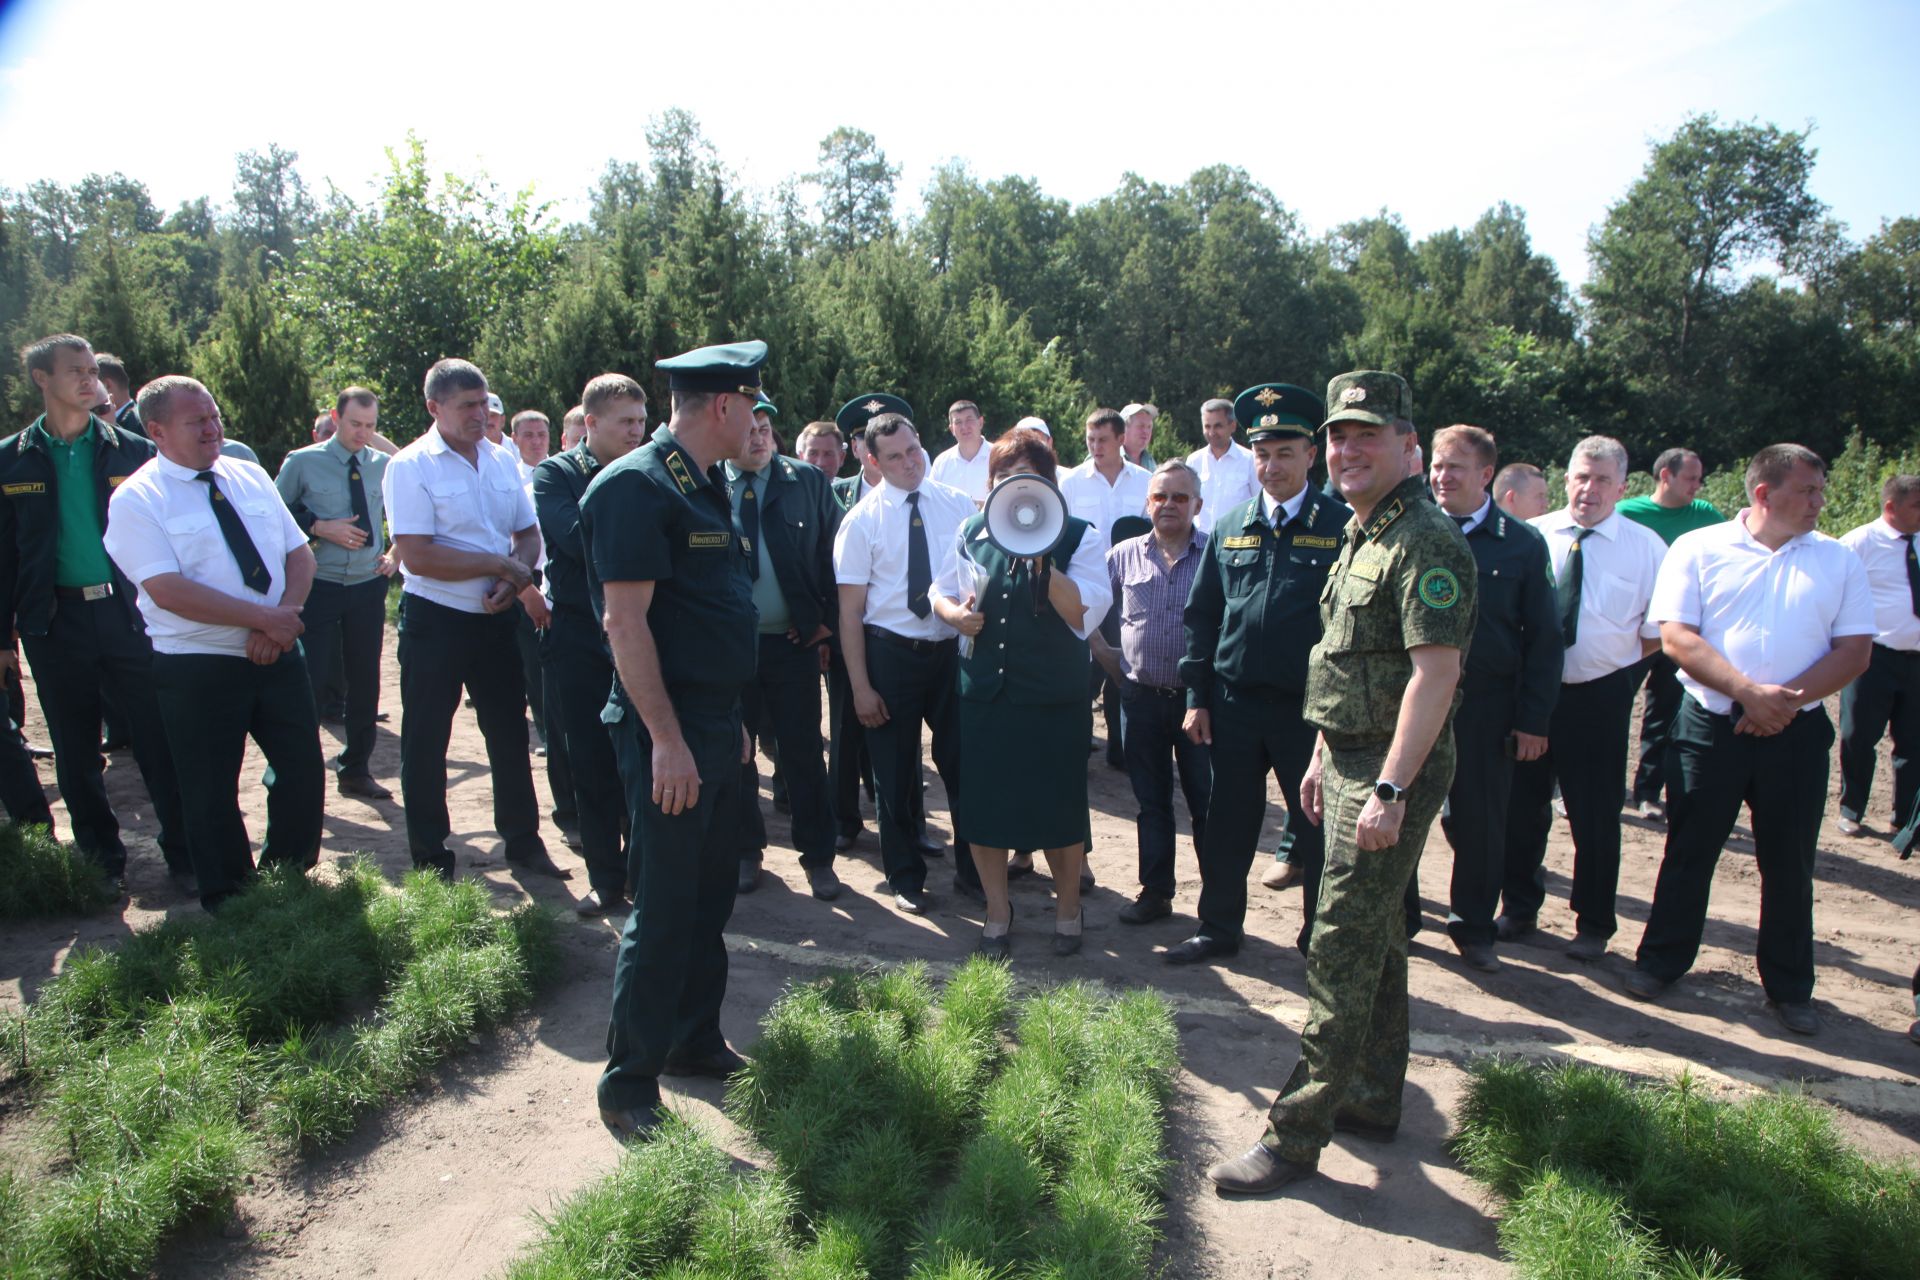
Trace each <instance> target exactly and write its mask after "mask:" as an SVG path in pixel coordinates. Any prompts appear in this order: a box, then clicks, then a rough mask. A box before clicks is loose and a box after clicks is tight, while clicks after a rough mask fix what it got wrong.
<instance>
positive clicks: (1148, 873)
mask: <svg viewBox="0 0 1920 1280" xmlns="http://www.w3.org/2000/svg"><path fill="white" fill-rule="evenodd" d="M1120 696H1121V699H1122V703H1123V706H1124V710H1125V713H1126V714H1125V720H1124V725H1123V728H1122V730H1121V737H1122V739H1123V741H1124V742H1125V743H1126V751H1127V775H1128V777H1129V778H1130V779H1131V780H1132V782H1133V798H1134V800H1135V802H1137V803H1138V804H1139V806H1140V816H1139V818H1138V819H1137V820H1136V821H1135V831H1136V836H1137V839H1138V841H1139V845H1140V887H1141V888H1142V889H1145V890H1147V891H1148V892H1150V893H1157V894H1159V895H1160V896H1161V897H1163V898H1171V897H1172V896H1173V891H1174V879H1175V876H1174V871H1175V868H1176V867H1177V866H1178V865H1179V859H1178V857H1177V855H1176V854H1175V851H1174V844H1175V836H1174V825H1173V779H1174V773H1175V772H1176V770H1177V771H1178V773H1179V775H1180V790H1181V793H1182V794H1183V795H1185V796H1186V800H1187V815H1188V816H1189V817H1190V818H1191V819H1192V820H1193V843H1194V847H1195V848H1196V849H1204V848H1206V844H1207V807H1208V806H1209V805H1210V804H1211V803H1212V798H1213V752H1212V749H1211V748H1210V747H1207V746H1204V745H1202V744H1201V743H1198V742H1195V741H1194V740H1193V739H1192V738H1189V737H1188V736H1187V733H1186V730H1185V729H1183V728H1181V725H1182V724H1183V723H1184V722H1185V720H1186V718H1187V691H1186V690H1185V689H1177V688H1168V689H1158V688H1150V687H1148V686H1146V685H1142V684H1137V683H1135V682H1133V681H1131V680H1129V681H1128V682H1127V683H1126V685H1125V686H1124V687H1123V688H1122V689H1121V694H1120Z"/></svg>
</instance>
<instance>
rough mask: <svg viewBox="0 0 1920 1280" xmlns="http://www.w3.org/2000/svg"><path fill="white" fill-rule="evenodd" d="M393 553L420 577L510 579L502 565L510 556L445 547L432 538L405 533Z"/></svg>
mask: <svg viewBox="0 0 1920 1280" xmlns="http://www.w3.org/2000/svg"><path fill="white" fill-rule="evenodd" d="M393 550H394V554H395V555H397V556H398V557H399V558H400V563H401V564H403V565H405V566H406V570H407V572H408V573H410V574H412V575H414V576H415V577H419V578H433V579H434V580H436V581H439V582H465V581H467V580H469V579H472V578H503V577H505V576H507V575H506V566H505V565H504V564H503V563H502V561H504V560H505V559H506V557H504V556H496V555H489V554H487V553H486V552H484V551H462V550H460V549H459V548H457V547H446V546H442V545H440V544H439V543H437V542H435V541H434V540H433V539H432V538H430V537H424V536H420V535H415V534H402V535H401V536H400V537H397V538H395V539H394V540H393Z"/></svg>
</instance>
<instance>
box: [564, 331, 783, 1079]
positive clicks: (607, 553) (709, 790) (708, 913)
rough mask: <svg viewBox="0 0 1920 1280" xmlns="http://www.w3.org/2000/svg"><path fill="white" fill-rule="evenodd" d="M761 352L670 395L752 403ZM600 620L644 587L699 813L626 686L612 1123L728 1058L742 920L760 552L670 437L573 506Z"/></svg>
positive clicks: (657, 437) (717, 353)
mask: <svg viewBox="0 0 1920 1280" xmlns="http://www.w3.org/2000/svg"><path fill="white" fill-rule="evenodd" d="M766 355H767V348H766V344H765V343H762V342H742V343H734V344H731V345H728V346H722V347H705V348H702V349H700V350H698V351H693V352H689V353H688V354H686V355H683V356H676V357H674V358H673V359H671V360H662V361H660V362H659V364H658V365H657V366H656V367H657V368H660V369H663V370H666V371H667V372H668V373H669V375H670V380H671V384H672V386H673V387H674V389H676V390H684V391H722V392H741V391H745V392H748V393H752V392H753V391H755V390H757V385H758V383H759V368H760V365H761V364H762V363H763V362H764V361H765V360H766ZM580 535H581V542H582V545H583V546H584V547H585V549H586V553H587V566H586V567H587V582H588V589H589V591H590V592H591V594H592V600H593V610H594V614H595V615H596V616H601V617H604V616H605V613H606V595H605V584H607V583H609V582H651V583H653V584H654V591H653V602H652V604H651V605H650V606H649V608H648V611H647V620H646V621H647V627H648V629H649V630H650V631H651V632H652V635H653V642H654V645H655V647H656V649H657V650H658V653H659V659H660V674H661V677H662V681H663V683H664V685H665V687H666V690H667V694H668V696H669V697H670V698H671V700H672V703H673V710H674V715H675V717H676V718H677V719H678V720H679V722H680V732H681V734H682V736H683V737H684V738H685V740H686V744H687V749H688V750H689V751H690V752H691V753H692V755H693V759H694V763H695V765H696V766H697V767H698V769H699V774H700V792H699V802H698V803H697V804H695V805H694V806H693V807H692V808H691V809H687V810H683V811H682V812H681V813H678V814H675V815H671V816H669V815H668V814H667V813H666V812H665V811H664V810H663V809H662V808H661V806H660V805H658V804H656V803H655V802H654V799H653V738H652V736H651V735H650V734H649V733H648V732H647V727H646V725H644V724H643V723H642V722H641V719H640V715H639V712H638V711H636V710H635V709H634V705H633V702H632V700H631V699H630V698H629V697H628V694H627V691H626V689H625V688H624V687H623V686H622V684H621V681H620V679H619V676H618V673H617V672H616V674H615V677H614V681H613V690H612V695H611V696H610V697H609V699H608V701H607V706H606V710H605V712H604V713H603V714H602V716H601V719H602V720H604V721H605V722H606V724H607V726H608V729H609V732H610V733H611V734H612V737H613V747H614V755H615V758H616V760H617V761H618V763H619V767H620V779H621V782H622V783H623V784H624V786H625V789H626V804H627V810H628V813H629V814H630V816H631V820H632V824H633V837H632V846H631V852H630V854H629V862H630V865H629V867H628V878H629V880H630V881H631V883H632V886H633V910H632V913H631V914H630V915H628V917H627V926H626V929H625V931H624V932H623V933H622V934H621V937H620V950H619V954H618V956H617V958H616V959H615V961H614V976H613V1013H612V1017H611V1019H610V1021H609V1024H608V1027H607V1067H606V1071H605V1072H604V1074H602V1076H601V1077H600V1086H599V1100H600V1107H601V1109H602V1111H603V1112H608V1111H632V1112H648V1111H651V1109H652V1108H654V1107H656V1106H657V1105H658V1103H659V1100H660V1087H659V1083H658V1077H659V1075H660V1074H661V1072H662V1071H669V1072H671V1071H673V1070H674V1069H675V1067H676V1066H677V1065H684V1064H687V1063H690V1062H697V1061H701V1060H704V1059H708V1058H711V1057H713V1056H714V1055H716V1054H720V1053H724V1052H725V1050H726V1041H725V1040H724V1038H723V1037H722V1036H721V1033H720V1005H721V1001H722V1000H723V999H724V997H725V995H726V988H727V950H726V943H725V941H724V939H723V937H722V934H723V932H724V930H725V928H726V923H727V919H728V917H730V916H731V915H732V914H733V898H734V891H735V886H736V883H737V874H736V873H737V863H738V848H737V843H736V835H735V828H736V825H737V823H738V820H739V813H738V811H739V808H740V805H741V803H742V801H741V798H740V790H739V788H740V693H741V690H742V688H743V687H744V686H745V685H746V684H747V682H748V681H750V680H752V679H753V676H754V664H755V659H756V653H757V650H758V638H757V636H756V633H755V613H754V607H753V581H752V578H751V577H750V575H749V569H748V556H749V554H757V548H755V549H753V550H752V551H751V552H750V550H749V548H748V547H747V546H746V539H745V538H744V537H742V536H741V534H740V531H739V528H738V526H737V524H736V522H735V520H734V515H733V509H732V506H731V504H730V503H729V501H728V498H727V485H726V479H725V477H724V476H723V475H722V474H721V470H720V467H719V465H718V464H716V465H714V466H713V467H710V468H708V469H707V470H706V471H704V472H703V471H702V470H701V469H700V467H699V466H698V464H697V463H696V462H695V461H694V459H693V456H692V455H691V454H689V453H688V452H687V451H686V449H685V448H684V447H683V446H682V445H681V444H680V442H679V441H678V440H677V439H676V438H675V437H674V434H673V431H672V430H671V428H670V427H667V426H663V427H661V428H660V429H659V430H658V431H656V432H654V435H653V439H652V440H650V441H648V442H647V443H646V444H644V445H642V446H640V447H639V448H638V449H635V450H634V451H633V452H631V453H629V454H627V455H626V456H625V457H622V458H620V459H618V460H616V461H614V462H612V463H609V464H608V465H607V466H605V467H602V468H601V469H600V472H599V474H598V475H596V476H594V478H593V481H592V483H590V484H589V485H588V486H587V489H586V492H585V494H583V495H582V497H581V500H580Z"/></svg>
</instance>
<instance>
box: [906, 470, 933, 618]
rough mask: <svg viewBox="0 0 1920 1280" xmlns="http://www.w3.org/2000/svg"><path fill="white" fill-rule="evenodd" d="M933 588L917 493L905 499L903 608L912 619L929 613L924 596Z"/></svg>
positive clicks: (918, 494)
mask: <svg viewBox="0 0 1920 1280" xmlns="http://www.w3.org/2000/svg"><path fill="white" fill-rule="evenodd" d="M932 587H933V557H932V556H931V555H930V554H928V550H927V526H926V525H924V524H922V523H921V521H920V491H919V490H918V489H915V490H914V491H913V492H912V493H910V494H908V495H907V608H908V609H910V610H912V611H913V616H914V617H916V618H924V617H926V616H927V615H928V614H930V613H932V612H933V602H932V601H930V600H928V599H927V592H928V591H929V590H931V589H932Z"/></svg>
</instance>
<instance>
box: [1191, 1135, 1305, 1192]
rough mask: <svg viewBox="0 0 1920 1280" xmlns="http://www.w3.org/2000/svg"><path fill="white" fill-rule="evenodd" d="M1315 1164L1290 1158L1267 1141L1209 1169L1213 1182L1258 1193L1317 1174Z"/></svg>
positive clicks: (1226, 1189)
mask: <svg viewBox="0 0 1920 1280" xmlns="http://www.w3.org/2000/svg"><path fill="white" fill-rule="evenodd" d="M1313 1172H1314V1167H1313V1166H1312V1165H1310V1164H1299V1163H1296V1162H1295V1161H1292V1160H1289V1159H1287V1158H1286V1157H1285V1156H1282V1155H1280V1154H1279V1153H1278V1152H1276V1151H1274V1149H1273V1148H1272V1147H1269V1146H1268V1145H1267V1144H1266V1143H1264V1142H1258V1143H1255V1144H1254V1147H1253V1150H1251V1151H1249V1152H1247V1154H1245V1155H1243V1156H1241V1157H1240V1158H1239V1159H1237V1160H1222V1161H1221V1162H1220V1163H1219V1164H1216V1165H1214V1166H1213V1168H1211V1169H1209V1170H1207V1176H1208V1177H1209V1178H1212V1179H1213V1185H1214V1186H1216V1187H1218V1188H1219V1189H1220V1190H1221V1191H1224V1192H1228V1193H1230V1194H1233V1195H1242V1196H1257V1195H1259V1194H1260V1193H1261V1192H1263V1191H1274V1190H1278V1189H1279V1188H1281V1187H1284V1186H1286V1185H1287V1184H1288V1183H1289V1182H1298V1181H1299V1180H1300V1179H1302V1178H1307V1177H1311V1176H1313Z"/></svg>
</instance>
